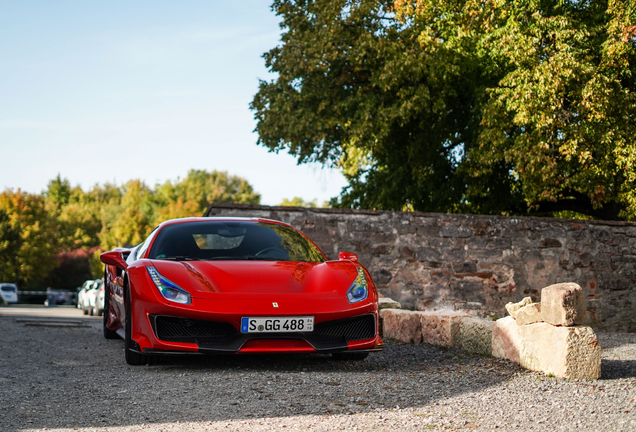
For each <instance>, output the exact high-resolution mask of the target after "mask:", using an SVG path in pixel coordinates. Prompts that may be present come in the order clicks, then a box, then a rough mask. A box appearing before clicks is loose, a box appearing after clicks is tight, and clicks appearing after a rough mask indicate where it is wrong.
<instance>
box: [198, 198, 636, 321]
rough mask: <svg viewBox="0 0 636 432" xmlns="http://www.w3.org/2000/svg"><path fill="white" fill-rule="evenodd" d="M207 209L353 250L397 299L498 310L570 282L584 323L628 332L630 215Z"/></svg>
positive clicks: (330, 251)
mask: <svg viewBox="0 0 636 432" xmlns="http://www.w3.org/2000/svg"><path fill="white" fill-rule="evenodd" d="M206 215H207V216H244V217H263V218H269V219H276V220H281V221H284V222H287V223H289V224H290V225H292V226H294V227H296V228H298V229H299V230H301V231H303V232H304V233H305V234H306V235H307V236H308V237H310V238H311V239H312V240H313V241H314V242H315V243H316V244H317V245H318V246H319V247H320V248H321V249H322V250H323V252H324V253H325V254H326V255H327V256H328V258H330V259H337V255H338V252H342V251H348V252H353V253H356V254H358V256H359V260H360V262H361V263H362V264H363V265H364V266H365V267H367V268H368V269H369V271H370V272H371V275H372V277H373V279H374V281H375V283H376V285H377V287H378V289H379V291H380V292H381V293H382V294H383V295H385V296H388V297H391V298H393V299H395V300H397V301H399V302H400V303H401V304H402V307H403V308H407V309H413V310H422V311H431V310H439V309H453V310H468V311H469V312H470V313H471V314H473V315H482V316H486V315H488V316H499V317H502V316H505V315H507V313H506V311H505V308H504V305H505V304H506V303H507V302H510V301H511V302H517V301H519V300H521V299H522V298H523V297H526V296H531V297H532V299H533V301H535V302H536V301H539V300H540V298H539V297H540V292H541V289H542V288H543V287H545V286H548V285H551V284H554V283H557V282H576V283H578V284H579V285H580V286H581V287H582V288H583V290H584V294H585V298H586V306H587V309H588V312H589V314H588V315H589V321H590V324H591V325H592V326H595V327H597V328H599V329H604V330H614V331H630V332H636V283H635V280H636V224H634V223H628V222H608V221H581V220H569V219H553V218H529V217H498V216H474V215H457V214H425V213H415V212H390V211H367V210H342V209H307V208H295V207H267V206H254V205H236V204H214V203H213V204H211V205H210V207H209V208H208V210H207V212H206Z"/></svg>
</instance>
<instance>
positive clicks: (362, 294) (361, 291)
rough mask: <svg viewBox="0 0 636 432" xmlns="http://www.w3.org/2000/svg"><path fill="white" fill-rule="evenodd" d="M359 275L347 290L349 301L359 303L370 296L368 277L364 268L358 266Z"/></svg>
mask: <svg viewBox="0 0 636 432" xmlns="http://www.w3.org/2000/svg"><path fill="white" fill-rule="evenodd" d="M357 270H358V276H356V279H355V280H354V281H353V283H352V284H351V288H349V291H347V298H348V299H349V303H358V302H361V301H362V300H366V298H367V297H368V296H369V283H368V282H367V277H366V276H365V275H364V270H362V269H361V268H359V267H358V269H357Z"/></svg>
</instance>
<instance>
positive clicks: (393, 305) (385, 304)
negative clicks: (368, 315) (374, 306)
mask: <svg viewBox="0 0 636 432" xmlns="http://www.w3.org/2000/svg"><path fill="white" fill-rule="evenodd" d="M378 308H380V309H402V305H401V304H400V302H396V301H395V300H393V299H391V298H389V297H380V298H379V299H378Z"/></svg>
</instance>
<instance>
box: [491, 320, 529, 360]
mask: <svg viewBox="0 0 636 432" xmlns="http://www.w3.org/2000/svg"><path fill="white" fill-rule="evenodd" d="M521 349H522V343H521V336H520V335H519V326H518V325H517V323H516V322H515V319H514V318H513V317H511V316H507V317H505V318H501V319H498V320H497V321H495V323H494V325H493V326H492V355H493V357H500V358H505V359H508V360H511V361H513V362H515V363H519V359H520V358H521Z"/></svg>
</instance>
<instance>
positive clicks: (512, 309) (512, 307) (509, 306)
mask: <svg viewBox="0 0 636 432" xmlns="http://www.w3.org/2000/svg"><path fill="white" fill-rule="evenodd" d="M530 304H532V299H531V298H530V297H526V298H524V299H523V300H521V301H520V302H519V303H512V302H510V303H506V310H507V311H508V313H509V314H510V316H511V317H513V318H514V319H517V312H519V309H521V308H522V307H524V306H528V305H530Z"/></svg>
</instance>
